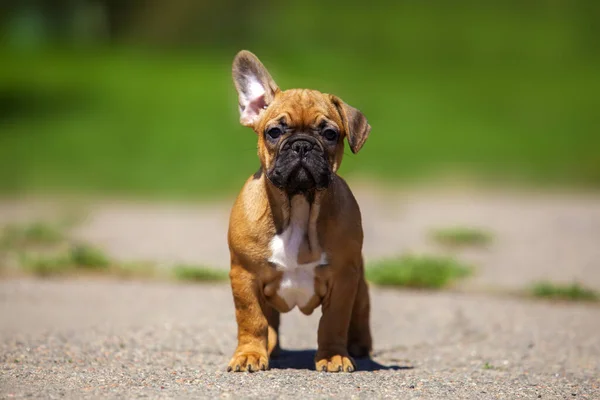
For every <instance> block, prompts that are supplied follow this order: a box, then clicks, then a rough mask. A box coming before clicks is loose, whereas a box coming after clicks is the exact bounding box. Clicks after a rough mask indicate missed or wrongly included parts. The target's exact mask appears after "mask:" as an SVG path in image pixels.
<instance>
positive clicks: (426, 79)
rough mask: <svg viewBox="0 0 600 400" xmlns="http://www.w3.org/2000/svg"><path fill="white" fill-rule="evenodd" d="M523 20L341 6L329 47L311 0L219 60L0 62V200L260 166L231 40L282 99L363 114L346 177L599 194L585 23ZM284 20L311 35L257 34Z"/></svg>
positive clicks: (213, 177) (207, 186)
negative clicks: (362, 135)
mask: <svg viewBox="0 0 600 400" xmlns="http://www.w3.org/2000/svg"><path fill="white" fill-rule="evenodd" d="M569 4H570V3H569ZM565 7H569V8H567V9H568V10H571V8H570V7H571V6H570V5H569V6H565ZM573 7H575V6H573ZM567 9H565V10H567ZM315 10H318V12H315ZM536 10H537V11H535V12H534V11H533V9H532V11H531V13H529V14H528V16H527V23H526V24H525V23H523V19H522V18H523V17H522V10H521V9H520V8H517V6H510V5H497V6H489V5H487V3H486V4H485V5H483V4H482V5H476V4H473V5H471V6H469V7H452V8H451V9H450V8H446V7H442V6H439V7H434V6H430V5H428V4H424V3H423V4H421V3H420V2H399V3H398V4H394V5H390V4H388V3H386V2H382V3H381V4H377V5H375V4H374V5H373V7H370V8H369V9H368V10H366V11H365V10H364V8H362V7H356V8H354V7H347V8H346V9H344V16H343V18H340V21H345V22H344V23H345V24H346V25H345V26H344V34H343V35H344V37H346V40H340V41H338V42H337V45H336V50H335V51H334V52H332V51H331V49H330V48H329V47H328V46H327V45H324V42H323V40H322V37H321V36H322V35H321V33H320V32H321V27H323V26H327V24H329V23H330V18H331V15H334V14H335V13H338V12H339V8H338V7H337V6H336V5H329V6H327V5H324V4H321V3H318V4H317V3H316V2H315V1H312V2H308V3H306V2H302V3H298V4H297V5H291V4H290V5H286V6H282V7H280V8H278V11H277V13H278V14H277V18H270V19H269V20H268V21H266V20H261V19H260V17H259V16H256V18H257V19H256V21H255V24H254V25H256V26H255V28H257V27H260V26H268V29H265V30H258V29H254V28H253V31H252V33H253V35H250V36H251V37H252V38H254V39H248V41H244V43H243V44H242V43H241V42H238V43H235V44H234V45H232V46H230V47H226V46H223V47H219V46H216V48H219V49H220V50H215V49H214V48H213V49H212V50H207V49H195V50H194V51H190V52H187V53H185V52H166V51H163V52H154V53H153V52H142V51H140V50H136V49H125V48H115V49H112V50H106V49H86V51H82V52H75V51H59V50H56V51H49V52H43V51H40V52H37V53H36V52H30V53H25V52H24V53H21V54H17V53H10V52H7V51H4V52H2V51H1V50H0V53H1V54H0V58H1V59H2V62H1V63H0V105H1V106H2V107H0V132H1V133H0V194H5V193H46V192H48V191H50V192H52V191H55V192H56V191H65V190H70V191H76V192H91V193H100V194H107V193H108V194H115V193H116V194H127V195H158V196H176V197H185V196H193V197H204V196H209V195H213V194H223V193H227V194H229V193H231V192H232V191H234V190H236V189H239V187H240V186H241V184H242V183H243V181H244V179H245V178H246V177H247V176H249V175H250V174H251V173H252V172H254V171H255V170H256V169H257V167H258V160H257V157H256V135H255V134H254V133H253V132H251V130H250V129H248V128H243V127H241V126H240V125H239V123H238V119H239V116H238V113H237V98H236V94H235V92H234V89H233V84H232V82H231V76H230V73H231V61H232V59H233V56H234V54H235V52H236V51H237V50H238V49H240V48H241V47H242V45H243V46H244V47H246V46H247V47H249V48H250V49H251V50H253V51H255V52H256V53H257V54H258V56H259V57H261V59H262V60H263V61H264V62H265V64H266V65H267V67H269V68H270V70H271V72H272V75H273V76H274V78H275V80H276V81H277V82H278V83H279V85H280V86H281V87H282V88H290V87H311V88H316V89H320V90H322V91H325V92H329V93H334V94H337V95H339V96H340V97H341V98H343V99H344V100H345V101H347V102H348V103H349V104H351V105H353V106H355V107H357V108H359V109H360V110H361V111H363V112H364V113H365V115H366V116H367V117H368V119H369V121H370V123H371V125H372V127H373V130H372V133H371V136H370V138H369V140H368V141H367V142H366V145H365V147H364V149H363V150H362V151H361V153H360V154H358V155H356V156H355V155H353V154H351V152H350V151H349V150H348V149H346V152H345V154H346V156H345V158H344V162H343V164H342V166H341V169H340V173H341V174H342V175H344V176H348V177H352V176H363V175H367V176H369V177H376V178H379V179H382V180H386V181H389V182H391V183H403V182H410V181H419V180H428V179H432V180H435V179H444V178H446V177H449V178H450V179H452V178H454V177H458V178H459V179H460V178H464V179H466V180H474V181H476V182H484V183H487V184H492V185H493V184H495V183H497V182H504V181H506V182H517V183H525V184H540V185H565V186H589V187H595V188H598V187H600V158H599V157H598V156H597V149H598V148H600V135H598V134H597V127H598V126H600V113H598V112H597V110H598V108H599V102H598V98H597V93H599V92H600V59H598V58H597V57H592V56H591V54H594V53H593V51H592V49H595V47H594V45H595V40H590V41H589V43H586V42H584V39H583V37H584V36H583V33H584V32H583V31H582V30H581V26H590V24H591V22H589V23H587V24H586V23H581V22H578V21H579V20H578V18H579V17H581V18H585V17H586V16H587V15H593V13H578V12H576V11H575V9H573V10H571V11H572V12H570V11H569V12H567V11H565V12H564V13H552V12H548V11H544V10H546V8H541V7H540V8H539V10H538V9H537V8H536ZM559 14H560V15H559ZM449 15H451V16H449ZM563 15H565V16H569V17H564V18H563V17H562V16H563ZM571 16H572V18H571ZM575 16H578V17H577V18H575ZM298 20H301V21H302V23H303V24H304V25H305V26H307V27H310V28H307V29H303V30H299V31H298V32H292V31H289V29H288V30H287V31H289V32H288V33H289V35H293V36H291V37H290V36H289V35H284V36H285V40H284V39H283V36H282V35H272V34H271V32H273V31H278V30H281V29H286V28H287V26H296V25H297V23H296V22H297V21H298ZM261 21H262V22H261ZM373 21H376V22H373ZM267 22H268V23H267ZM306 24H308V25H306ZM365 24H367V25H365ZM590 32H591V31H590ZM580 34H581V37H580ZM279 36H282V37H279ZM317 60H318V61H317Z"/></svg>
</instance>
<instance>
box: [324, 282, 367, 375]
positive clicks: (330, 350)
mask: <svg viewBox="0 0 600 400" xmlns="http://www.w3.org/2000/svg"><path fill="white" fill-rule="evenodd" d="M330 285H331V286H330V291H329V293H328V294H327V296H326V297H325V299H324V301H323V304H322V310H323V315H322V316H321V320H320V321H319V332H318V344H319V348H318V350H317V354H316V356H315V368H316V370H317V371H327V372H342V371H344V372H352V371H354V370H355V369H356V366H355V364H354V360H352V358H351V357H350V355H349V354H348V348H347V346H348V327H349V325H350V317H351V315H352V307H353V305H354V298H355V296H356V291H357V288H358V275H357V274H356V273H355V272H354V271H340V273H338V274H337V276H335V277H334V278H333V279H332V280H331V283H330Z"/></svg>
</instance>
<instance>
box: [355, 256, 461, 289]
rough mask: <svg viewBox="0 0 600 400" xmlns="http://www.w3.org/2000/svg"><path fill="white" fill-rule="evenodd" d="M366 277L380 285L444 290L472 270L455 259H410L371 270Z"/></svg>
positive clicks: (388, 262)
mask: <svg viewBox="0 0 600 400" xmlns="http://www.w3.org/2000/svg"><path fill="white" fill-rule="evenodd" d="M365 273H366V277H367V280H368V281H370V282H372V283H374V284H376V285H381V286H400V287H408V288H417V289H440V288H443V287H445V286H448V285H450V284H452V283H453V282H455V281H456V280H458V279H461V278H465V277H467V276H469V275H470V274H471V273H472V269H471V268H470V267H469V266H467V265H464V264H462V263H460V262H458V261H457V260H455V259H453V258H446V257H435V256H426V255H422V256H412V255H408V256H403V257H400V258H397V259H388V260H383V261H380V262H378V263H375V264H373V265H370V266H367V268H366V271H365Z"/></svg>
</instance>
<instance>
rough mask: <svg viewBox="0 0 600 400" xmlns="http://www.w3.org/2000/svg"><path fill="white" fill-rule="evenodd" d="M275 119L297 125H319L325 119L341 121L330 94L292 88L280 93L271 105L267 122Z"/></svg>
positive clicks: (336, 122) (327, 120) (338, 122)
mask: <svg viewBox="0 0 600 400" xmlns="http://www.w3.org/2000/svg"><path fill="white" fill-rule="evenodd" d="M273 120H277V121H279V122H284V123H285V124H287V125H289V126H295V127H311V126H318V125H319V124H321V123H323V121H326V122H334V123H335V124H340V123H341V120H340V115H339V113H338V111H337V109H336V107H335V106H334V105H333V103H332V102H331V100H330V96H329V95H327V94H324V93H321V92H319V91H317V90H309V89H290V90H286V91H284V92H280V93H278V94H277V95H276V97H275V101H274V102H273V104H272V106H271V107H269V113H268V115H266V118H265V123H269V122H272V121H273ZM340 127H341V126H340Z"/></svg>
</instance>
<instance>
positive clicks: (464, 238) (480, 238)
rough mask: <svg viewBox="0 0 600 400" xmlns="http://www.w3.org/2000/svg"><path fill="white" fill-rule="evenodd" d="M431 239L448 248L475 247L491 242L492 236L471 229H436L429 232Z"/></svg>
mask: <svg viewBox="0 0 600 400" xmlns="http://www.w3.org/2000/svg"><path fill="white" fill-rule="evenodd" d="M431 237H432V239H433V240H434V241H435V242H437V243H439V244H441V245H444V246H449V247H477V246H485V245H488V244H490V243H491V242H492V238H493V236H492V234H491V233H489V232H486V231H484V230H482V229H477V228H471V227H453V228H445V229H437V230H434V231H433V232H431Z"/></svg>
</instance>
